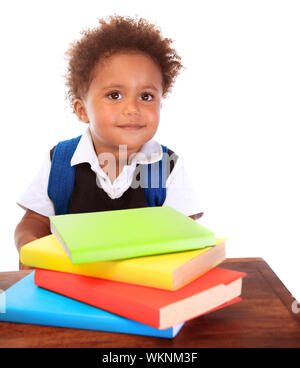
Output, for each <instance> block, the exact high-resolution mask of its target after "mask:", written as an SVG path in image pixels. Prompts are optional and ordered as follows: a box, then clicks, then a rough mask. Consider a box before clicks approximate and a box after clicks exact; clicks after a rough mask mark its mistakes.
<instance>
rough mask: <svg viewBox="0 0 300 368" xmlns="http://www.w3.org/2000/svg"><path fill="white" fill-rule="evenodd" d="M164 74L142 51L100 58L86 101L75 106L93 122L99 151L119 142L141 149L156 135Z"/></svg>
mask: <svg viewBox="0 0 300 368" xmlns="http://www.w3.org/2000/svg"><path fill="white" fill-rule="evenodd" d="M162 83H163V80H162V73H161V71H160V69H159V67H158V66H157V65H156V64H155V62H154V61H153V60H152V59H151V58H150V57H149V56H147V55H144V54H142V53H132V54H125V53H124V54H123V53H118V54H115V55H112V56H110V57H108V58H107V59H104V60H102V61H101V60H100V62H99V63H98V65H97V67H96V69H95V73H94V79H93V80H92V82H91V84H90V86H89V90H88V92H87V94H86V96H85V98H84V99H83V100H76V101H75V103H74V109H75V112H76V114H77V116H78V117H79V119H80V120H82V121H84V122H86V123H89V124H90V130H91V133H92V137H93V142H94V145H95V149H96V153H97V154H99V153H102V152H112V151H113V152H115V151H117V150H118V149H119V145H127V151H128V152H129V153H130V152H137V151H138V150H139V148H140V147H141V146H142V145H143V144H144V143H145V142H147V141H149V140H150V139H151V138H152V137H153V136H154V134H155V132H156V130H157V128H158V124H159V116H160V109H161V98H162V92H163V91H162Z"/></svg>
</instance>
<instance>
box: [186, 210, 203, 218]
mask: <svg viewBox="0 0 300 368" xmlns="http://www.w3.org/2000/svg"><path fill="white" fill-rule="evenodd" d="M202 215H203V212H200V213H196V215H191V216H189V217H190V218H191V219H193V220H198V219H199V218H200V217H202Z"/></svg>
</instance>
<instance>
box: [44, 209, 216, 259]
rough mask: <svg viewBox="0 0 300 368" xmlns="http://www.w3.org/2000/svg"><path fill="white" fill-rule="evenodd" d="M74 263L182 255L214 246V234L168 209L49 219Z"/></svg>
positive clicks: (90, 213)
mask: <svg viewBox="0 0 300 368" xmlns="http://www.w3.org/2000/svg"><path fill="white" fill-rule="evenodd" d="M49 218H50V226H51V232H52V233H53V234H54V235H55V236H56V238H57V240H58V241H59V242H60V243H61V245H62V246H63V247H64V249H65V252H66V253H67V255H68V256H69V258H70V260H71V262H72V263H73V264H80V263H89V262H98V261H108V260H115V259H125V258H134V257H142V256H147V255H154V254H162V253H172V252H181V251H186V250H191V249H200V248H205V247H208V246H214V245H216V239H215V236H214V233H213V232H211V231H209V230H208V229H206V228H205V227H203V226H201V225H200V224H198V223H197V222H196V221H194V220H193V219H191V218H190V217H188V216H185V215H183V214H182V213H181V212H178V211H176V210H174V209H173V208H171V207H144V208H134V209H126V210H115V211H101V212H88V213H78V214H67V215H57V216H50V217H49Z"/></svg>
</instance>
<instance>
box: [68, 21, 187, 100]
mask: <svg viewBox="0 0 300 368" xmlns="http://www.w3.org/2000/svg"><path fill="white" fill-rule="evenodd" d="M98 20H99V23H100V25H99V26H98V27H96V28H94V29H88V30H84V31H81V34H82V35H83V36H82V38H81V39H79V40H78V41H75V42H73V43H71V45H70V48H69V50H67V52H66V53H65V56H66V58H67V60H68V68H67V73H66V74H65V79H66V86H67V89H68V92H67V96H66V97H67V98H68V99H69V101H70V104H71V106H73V103H74V100H75V99H76V98H83V97H84V96H85V94H86V93H87V91H88V88H89V85H90V83H91V81H92V79H93V71H94V69H95V66H96V65H97V64H98V62H99V60H100V59H101V58H106V57H108V56H111V55H113V54H115V53H118V52H124V51H125V52H126V51H128V52H130V51H137V52H143V53H146V54H148V55H149V56H150V57H151V58H152V60H153V61H154V62H156V63H157V64H158V66H159V67H160V69H161V72H162V76H163V97H166V95H167V94H168V93H169V92H170V90H171V88H172V86H173V84H174V81H175V79H176V77H177V75H178V74H179V72H180V70H181V68H183V65H182V64H181V57H180V56H179V55H178V54H177V52H176V50H175V49H173V48H171V43H172V42H173V40H172V39H170V38H163V37H162V35H161V31H160V28H158V27H156V26H155V25H153V24H150V23H149V22H148V21H147V20H146V19H144V18H136V17H135V18H131V17H126V16H124V17H123V16H119V15H113V16H109V17H108V19H105V18H101V19H98Z"/></svg>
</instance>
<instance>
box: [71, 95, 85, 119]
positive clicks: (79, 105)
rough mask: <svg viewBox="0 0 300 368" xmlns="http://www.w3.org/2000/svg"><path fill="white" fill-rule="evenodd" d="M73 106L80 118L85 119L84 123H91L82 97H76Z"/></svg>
mask: <svg viewBox="0 0 300 368" xmlns="http://www.w3.org/2000/svg"><path fill="white" fill-rule="evenodd" d="M73 108H74V112H75V114H76V115H77V117H78V119H79V120H81V121H83V122H84V123H89V118H88V116H87V113H86V109H85V106H84V103H83V101H82V100H81V99H80V98H76V99H75V101H74V103H73Z"/></svg>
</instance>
